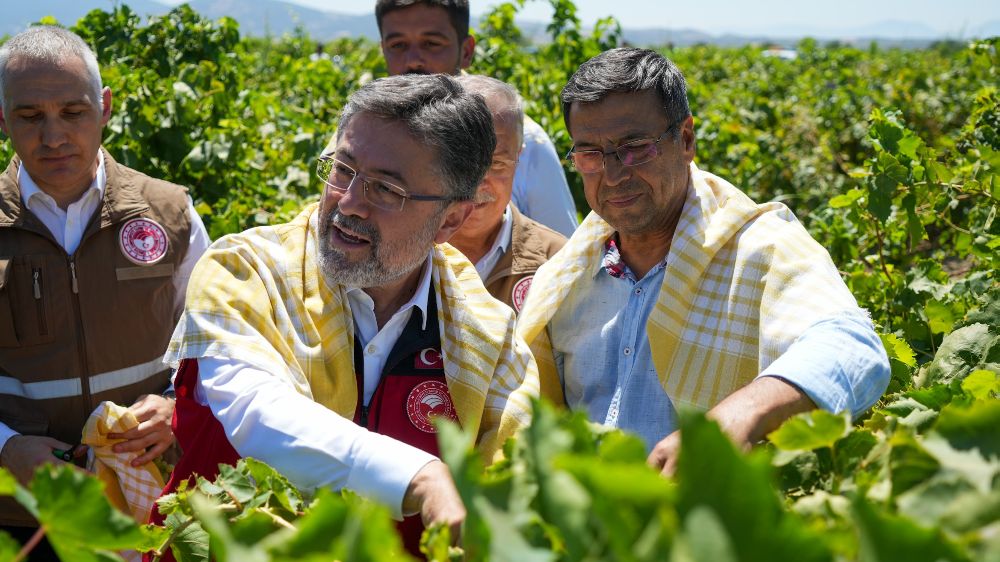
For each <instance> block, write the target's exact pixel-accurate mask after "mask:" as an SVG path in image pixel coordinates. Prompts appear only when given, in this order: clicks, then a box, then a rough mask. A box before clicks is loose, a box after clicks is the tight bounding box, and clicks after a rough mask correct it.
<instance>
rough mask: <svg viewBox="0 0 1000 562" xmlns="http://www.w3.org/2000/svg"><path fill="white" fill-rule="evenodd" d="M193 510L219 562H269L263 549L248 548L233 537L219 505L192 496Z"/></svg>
mask: <svg viewBox="0 0 1000 562" xmlns="http://www.w3.org/2000/svg"><path fill="white" fill-rule="evenodd" d="M191 508H192V509H193V510H194V513H195V515H196V516H197V517H198V521H199V522H200V523H201V526H202V527H203V528H204V529H205V531H206V532H207V533H208V536H209V552H211V553H212V557H213V558H214V559H215V560H218V561H219V562H267V561H268V558H269V557H268V555H267V553H266V552H265V551H264V550H263V549H261V548H254V547H248V546H246V545H244V544H241V543H240V542H239V541H237V540H236V539H235V537H233V534H232V532H231V531H230V529H229V525H228V524H227V523H226V518H225V517H224V516H223V515H222V512H221V511H220V509H219V506H218V504H217V503H216V502H215V501H214V500H212V499H210V498H208V497H205V496H202V495H200V494H193V495H192V496H191Z"/></svg>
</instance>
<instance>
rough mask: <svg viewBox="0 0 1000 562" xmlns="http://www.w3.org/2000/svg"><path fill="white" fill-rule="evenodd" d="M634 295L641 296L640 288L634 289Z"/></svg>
mask: <svg viewBox="0 0 1000 562" xmlns="http://www.w3.org/2000/svg"><path fill="white" fill-rule="evenodd" d="M635 294H637V295H641V294H642V288H641V287H636V288H635Z"/></svg>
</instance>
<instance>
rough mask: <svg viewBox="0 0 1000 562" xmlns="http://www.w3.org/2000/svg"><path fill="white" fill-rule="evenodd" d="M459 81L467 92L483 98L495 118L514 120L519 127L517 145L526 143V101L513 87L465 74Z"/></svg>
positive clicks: (486, 78) (485, 77)
mask: <svg viewBox="0 0 1000 562" xmlns="http://www.w3.org/2000/svg"><path fill="white" fill-rule="evenodd" d="M457 79H458V83H459V84H461V85H462V87H463V88H465V89H466V90H469V91H470V92H474V93H477V94H479V95H481V96H483V98H485V99H486V105H487V107H489V108H490V111H491V112H493V115H494V116H497V117H500V118H510V119H513V120H514V123H516V125H517V144H518V145H520V144H521V143H523V142H524V99H522V98H521V94H519V93H517V90H515V89H514V87H513V86H511V85H510V84H508V83H506V82H502V81H500V80H497V79H496V78H492V77H489V76H483V75H481V74H463V75H461V76H458V77H457Z"/></svg>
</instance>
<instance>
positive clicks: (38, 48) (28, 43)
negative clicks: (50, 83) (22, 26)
mask: <svg viewBox="0 0 1000 562" xmlns="http://www.w3.org/2000/svg"><path fill="white" fill-rule="evenodd" d="M70 57H77V58H79V59H80V60H82V61H83V64H84V65H85V66H86V67H87V74H88V75H89V78H90V84H91V87H92V89H93V94H94V100H95V101H96V103H97V105H98V107H101V109H103V107H102V102H103V99H102V96H101V90H103V89H104V88H103V86H102V85H101V70H100V68H99V67H98V66H97V57H96V56H95V55H94V51H92V50H90V47H89V46H88V45H87V43H85V42H84V40H83V39H81V38H80V36H79V35H77V34H75V33H73V32H72V31H68V30H66V29H63V28H61V27H56V26H53V25H39V26H35V27H31V28H29V29H27V30H26V31H22V32H21V33H18V34H17V35H15V36H13V37H11V38H10V39H9V40H8V41H7V42H6V43H4V44H3V46H2V47H0V103H2V104H3V105H4V106H6V105H7V101H8V100H7V66H8V65H9V64H10V61H11V60H17V59H20V58H26V59H29V60H32V61H37V62H43V63H49V64H53V65H57V64H60V63H61V62H63V61H64V60H66V59H67V58H70Z"/></svg>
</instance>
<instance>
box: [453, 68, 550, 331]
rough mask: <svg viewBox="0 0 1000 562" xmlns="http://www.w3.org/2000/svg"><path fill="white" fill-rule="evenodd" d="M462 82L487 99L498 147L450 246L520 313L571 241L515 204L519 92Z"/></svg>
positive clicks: (497, 84) (472, 78)
mask: <svg viewBox="0 0 1000 562" xmlns="http://www.w3.org/2000/svg"><path fill="white" fill-rule="evenodd" d="M458 81H459V83H461V84H462V86H463V87H465V89H466V90H468V91H470V92H473V93H477V94H479V95H481V96H483V99H485V100H486V105H487V107H489V109H490V113H492V114H493V129H494V131H495V132H496V137H497V147H496V149H495V150H494V151H493V162H492V163H491V165H490V169H489V171H488V172H486V177H485V178H483V181H482V182H480V184H479V189H478V190H477V191H476V199H475V200H473V203H474V204H475V206H474V207H473V210H472V213H471V214H470V215H469V218H468V219H466V221H465V223H464V224H463V225H462V228H460V229H458V232H456V233H455V235H454V236H452V238H451V240H449V243H450V244H451V245H452V246H455V247H456V248H458V249H459V250H460V251H461V252H462V253H463V254H465V257H467V258H469V260H470V261H471V262H472V263H474V264H475V265H476V271H478V272H479V276H480V277H482V279H483V284H485V285H486V289H487V290H488V291H489V292H490V294H491V295H493V296H494V298H496V299H498V300H500V301H503V302H504V303H506V304H507V305H508V306H510V307H511V308H513V309H514V311H515V312H520V311H521V306H522V305H523V304H524V298H525V297H526V296H527V294H528V289H529V288H530V287H531V280H532V278H533V277H534V275H535V271H537V270H538V268H539V266H541V265H542V264H543V263H545V262H546V261H548V259H549V258H550V257H552V255H553V254H555V253H556V252H558V251H559V249H560V248H562V247H563V244H565V243H566V238H565V237H564V236H563V235H562V234H559V233H558V232H555V231H554V230H551V229H550V228H548V227H546V226H545V225H542V224H539V223H537V222H535V221H533V220H531V219H529V218H528V217H526V216H524V215H522V214H521V213H520V212H519V211H518V210H517V208H516V207H515V206H514V205H512V204H511V202H510V198H511V190H512V188H513V184H514V168H515V166H516V165H517V162H518V156H519V155H520V153H521V145H522V140H521V139H522V134H523V123H524V103H523V101H522V100H521V96H519V95H518V94H517V90H515V89H514V88H513V87H511V86H510V85H508V84H505V83H503V82H501V81H499V80H496V79H494V78H490V77H488V76H479V75H475V74H466V75H463V76H459V78H458Z"/></svg>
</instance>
